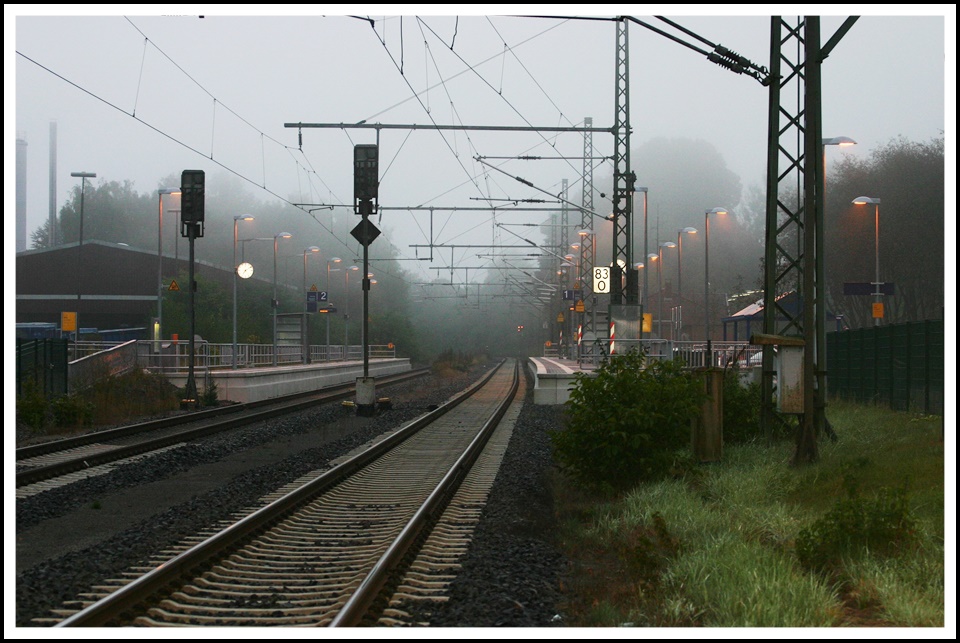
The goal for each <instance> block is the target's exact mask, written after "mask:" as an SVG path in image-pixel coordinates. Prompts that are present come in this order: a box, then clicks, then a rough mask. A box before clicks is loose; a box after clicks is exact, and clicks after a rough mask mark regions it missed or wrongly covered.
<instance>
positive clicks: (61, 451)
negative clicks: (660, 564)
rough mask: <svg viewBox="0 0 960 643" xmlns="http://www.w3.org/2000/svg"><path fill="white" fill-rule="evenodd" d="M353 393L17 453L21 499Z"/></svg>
mask: <svg viewBox="0 0 960 643" xmlns="http://www.w3.org/2000/svg"><path fill="white" fill-rule="evenodd" d="M429 372H430V370H429V369H417V370H414V371H410V372H409V373H402V374H398V375H390V376H385V377H382V378H379V379H378V382H379V384H380V386H388V385H390V384H397V383H400V382H405V381H408V380H410V379H414V378H418V377H422V376H424V375H427V374H428V373H429ZM355 390H356V389H355V386H354V385H353V384H350V383H348V384H340V385H336V386H330V387H326V388H323V389H321V390H319V391H314V392H311V393H298V394H295V395H289V396H284V397H281V398H273V399H269V400H262V401H260V402H249V403H246V404H233V405H229V406H224V407H217V408H213V409H208V410H204V411H198V412H195V413H188V414H184V415H177V416H172V417H168V418H162V419H159V420H153V421H150V422H143V423H140V424H135V425H129V426H124V427H118V428H115V429H109V430H106V431H100V432H96V433H88V434H85V435H81V436H75V437H71V438H65V439H63V440H51V441H49V442H44V443H41V444H36V445H32V446H28V447H22V448H19V449H17V474H16V480H17V497H18V498H25V497H28V496H30V495H33V494H35V493H40V492H42V491H46V490H48V489H52V488H56V487H57V486H62V485H63V484H69V483H71V482H73V481H75V480H78V479H82V478H86V477H90V476H92V475H101V474H103V473H106V472H108V471H110V470H111V469H112V468H113V467H114V466H117V465H119V464H122V463H125V462H129V461H132V460H135V459H137V458H140V457H144V454H147V453H151V452H159V451H162V450H164V449H169V448H174V447H175V446H176V445H180V444H184V443H186V442H189V441H190V440H195V439H197V438H201V437H204V436H207V435H212V434H214V433H218V432H220V431H227V430H230V429H234V428H237V427H240V426H244V425H247V424H251V423H254V422H260V421H263V420H267V419H270V418H274V417H278V416H281V415H285V414H288V413H297V412H300V411H303V410H305V409H308V408H311V407H313V406H317V405H321V404H327V403H330V402H333V401H336V400H342V399H345V398H347V397H349V396H350V395H352V394H353V393H354V391H355Z"/></svg>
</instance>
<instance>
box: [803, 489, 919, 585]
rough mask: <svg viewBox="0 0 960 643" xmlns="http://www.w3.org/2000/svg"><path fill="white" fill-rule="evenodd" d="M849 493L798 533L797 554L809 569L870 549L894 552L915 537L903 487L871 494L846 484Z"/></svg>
mask: <svg viewBox="0 0 960 643" xmlns="http://www.w3.org/2000/svg"><path fill="white" fill-rule="evenodd" d="M848 488H849V490H850V492H849V497H847V498H845V499H842V500H839V501H837V503H836V505H834V507H833V509H831V510H830V511H829V512H827V514H826V515H825V516H823V517H822V518H820V519H819V520H817V521H816V522H815V523H814V524H813V525H811V526H810V527H808V528H805V529H802V530H800V533H799V534H798V535H797V543H796V550H797V557H798V558H799V560H800V563H801V564H802V565H803V566H804V567H806V568H808V569H812V570H816V571H829V570H832V569H836V568H838V567H839V566H840V564H841V562H842V559H843V558H844V557H851V558H855V557H858V556H860V555H862V554H863V553H864V552H867V551H869V552H870V553H872V554H875V555H879V556H893V555H896V554H898V553H900V552H901V551H902V550H903V549H905V548H906V547H908V546H910V545H912V544H913V543H915V542H916V540H917V524H916V520H915V518H914V517H913V516H912V515H911V513H910V503H909V501H908V497H907V492H906V489H896V490H891V489H888V488H882V489H880V490H879V491H878V492H877V495H876V496H875V497H873V498H869V499H868V498H864V497H862V496H860V495H859V493H858V492H857V490H856V488H855V487H848Z"/></svg>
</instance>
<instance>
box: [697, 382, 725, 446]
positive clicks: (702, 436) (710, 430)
mask: <svg viewBox="0 0 960 643" xmlns="http://www.w3.org/2000/svg"><path fill="white" fill-rule="evenodd" d="M697 374H698V375H699V376H700V377H701V378H702V380H703V386H704V391H705V392H706V394H707V397H706V399H705V400H704V401H703V406H702V407H701V408H700V413H699V414H698V415H697V417H695V418H694V419H693V421H692V422H691V426H690V442H691V447H692V449H693V457H694V458H696V459H697V462H719V461H720V458H721V457H722V456H723V369H720V368H702V369H697Z"/></svg>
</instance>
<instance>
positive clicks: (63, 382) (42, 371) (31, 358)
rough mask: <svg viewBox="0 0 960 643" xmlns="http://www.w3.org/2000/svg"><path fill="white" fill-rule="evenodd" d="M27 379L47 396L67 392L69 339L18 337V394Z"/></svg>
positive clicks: (55, 395)
mask: <svg viewBox="0 0 960 643" xmlns="http://www.w3.org/2000/svg"><path fill="white" fill-rule="evenodd" d="M27 382H32V383H33V384H34V386H36V390H38V391H40V392H42V393H43V394H44V395H45V396H46V397H57V396H60V395H64V394H66V392H67V340H66V339H20V338H17V395H18V396H19V395H20V394H21V393H22V392H23V387H24V385H25V384H26V383H27Z"/></svg>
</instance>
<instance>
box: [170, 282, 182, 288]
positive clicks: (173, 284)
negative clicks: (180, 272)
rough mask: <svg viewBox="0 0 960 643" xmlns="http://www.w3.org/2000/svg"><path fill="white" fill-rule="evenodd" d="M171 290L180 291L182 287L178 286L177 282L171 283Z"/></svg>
mask: <svg viewBox="0 0 960 643" xmlns="http://www.w3.org/2000/svg"><path fill="white" fill-rule="evenodd" d="M170 290H180V286H178V285H177V282H176V281H171V282H170Z"/></svg>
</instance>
